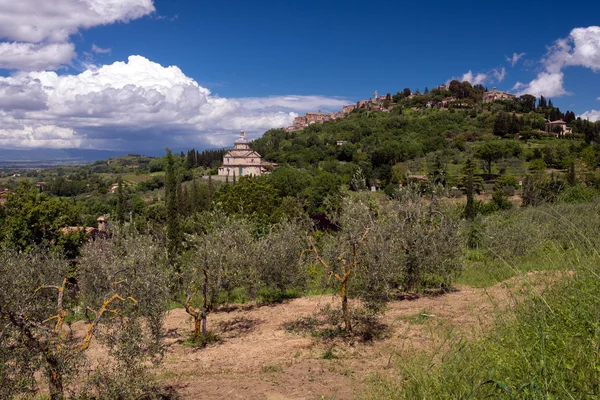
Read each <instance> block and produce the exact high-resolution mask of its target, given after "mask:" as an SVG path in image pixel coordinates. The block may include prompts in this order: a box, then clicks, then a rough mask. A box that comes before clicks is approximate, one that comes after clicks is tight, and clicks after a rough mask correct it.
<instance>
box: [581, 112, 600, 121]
mask: <svg viewBox="0 0 600 400" xmlns="http://www.w3.org/2000/svg"><path fill="white" fill-rule="evenodd" d="M579 117H581V119H589V120H590V121H592V122H595V121H600V110H591V111H586V112H584V113H583V114H581V115H579Z"/></svg>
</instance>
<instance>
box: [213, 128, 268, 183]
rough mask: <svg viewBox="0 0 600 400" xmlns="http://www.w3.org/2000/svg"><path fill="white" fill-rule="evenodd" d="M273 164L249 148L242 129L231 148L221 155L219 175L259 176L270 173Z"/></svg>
mask: <svg viewBox="0 0 600 400" xmlns="http://www.w3.org/2000/svg"><path fill="white" fill-rule="evenodd" d="M274 166H275V164H273V163H268V162H264V161H262V158H261V156H260V154H258V153H257V152H256V151H254V150H252V149H251V148H250V144H249V141H248V138H247V137H246V133H245V132H244V131H241V132H240V136H239V137H238V138H237V139H236V141H235V142H234V148H233V150H229V151H228V152H227V153H226V154H225V156H224V157H223V165H222V166H221V167H219V175H220V176H231V177H233V176H237V177H240V176H259V175H262V174H266V173H270V171H271V169H272V167H274Z"/></svg>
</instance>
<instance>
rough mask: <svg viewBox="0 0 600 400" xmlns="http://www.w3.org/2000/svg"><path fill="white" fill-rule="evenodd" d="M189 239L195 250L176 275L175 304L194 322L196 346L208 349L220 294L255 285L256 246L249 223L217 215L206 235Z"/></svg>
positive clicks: (192, 248)
mask: <svg viewBox="0 0 600 400" xmlns="http://www.w3.org/2000/svg"><path fill="white" fill-rule="evenodd" d="M188 239H189V240H188V242H189V243H190V244H191V246H192V247H191V249H190V250H189V251H188V252H187V253H186V254H185V256H184V258H183V262H182V266H181V271H180V272H176V277H175V280H176V281H177V282H178V286H179V287H178V290H176V291H175V292H174V300H175V301H176V302H178V303H179V304H181V305H182V306H183V308H184V309H185V311H186V312H187V313H188V314H189V315H190V316H191V317H192V319H193V321H194V329H193V340H194V342H196V343H198V344H200V345H201V346H205V345H206V342H207V339H208V337H207V334H208V330H207V318H208V315H209V313H210V312H211V311H212V310H213V309H214V308H215V306H216V305H217V304H218V299H219V294H220V293H221V292H222V291H231V290H233V288H236V287H240V286H243V285H244V284H246V283H248V282H251V281H252V277H253V275H254V273H253V272H252V271H253V270H252V268H250V266H251V265H252V263H253V262H254V261H255V256H256V253H255V249H256V244H255V240H254V238H253V237H252V234H251V229H250V226H249V225H248V223H246V222H244V221H242V220H239V219H235V218H232V217H226V216H224V215H222V214H217V213H215V214H213V218H212V219H211V223H210V226H208V227H207V231H206V232H205V233H202V234H197V235H191V236H190V237H189V238H188Z"/></svg>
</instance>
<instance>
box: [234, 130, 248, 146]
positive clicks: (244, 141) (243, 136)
mask: <svg viewBox="0 0 600 400" xmlns="http://www.w3.org/2000/svg"><path fill="white" fill-rule="evenodd" d="M233 143H234V144H248V138H247V137H246V132H244V131H243V130H242V131H240V136H239V137H238V138H237V139H236V141H235V142H233Z"/></svg>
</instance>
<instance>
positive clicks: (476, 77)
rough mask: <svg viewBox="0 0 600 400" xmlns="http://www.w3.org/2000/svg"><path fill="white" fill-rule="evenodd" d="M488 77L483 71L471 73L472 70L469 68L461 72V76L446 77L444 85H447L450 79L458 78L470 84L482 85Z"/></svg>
mask: <svg viewBox="0 0 600 400" xmlns="http://www.w3.org/2000/svg"><path fill="white" fill-rule="evenodd" d="M488 78H489V76H488V75H487V74H484V73H478V74H473V72H472V71H471V70H469V71H468V72H466V73H464V74H462V76H454V77H452V78H450V79H448V80H447V81H446V85H448V84H449V83H450V81H452V80H458V81H460V82H464V81H467V82H469V83H470V84H471V85H483V84H484V83H485V82H486V81H487V80H488Z"/></svg>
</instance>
